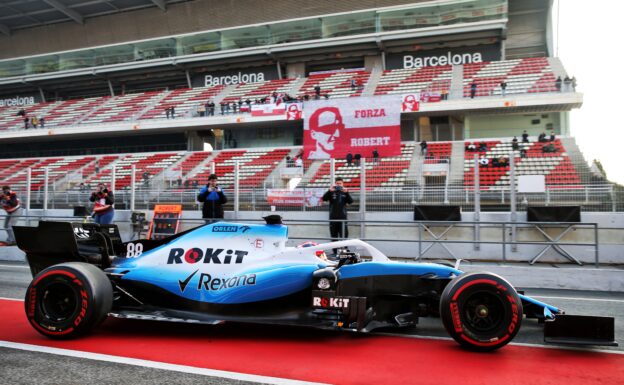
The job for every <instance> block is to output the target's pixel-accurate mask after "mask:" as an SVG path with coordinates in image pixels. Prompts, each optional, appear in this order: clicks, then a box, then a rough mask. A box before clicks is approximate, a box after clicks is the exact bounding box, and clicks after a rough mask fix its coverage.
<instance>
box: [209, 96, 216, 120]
mask: <svg viewBox="0 0 624 385" xmlns="http://www.w3.org/2000/svg"><path fill="white" fill-rule="evenodd" d="M214 113H215V102H214V100H212V99H210V101H209V102H208V116H214Z"/></svg>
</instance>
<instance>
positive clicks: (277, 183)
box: [264, 148, 303, 188]
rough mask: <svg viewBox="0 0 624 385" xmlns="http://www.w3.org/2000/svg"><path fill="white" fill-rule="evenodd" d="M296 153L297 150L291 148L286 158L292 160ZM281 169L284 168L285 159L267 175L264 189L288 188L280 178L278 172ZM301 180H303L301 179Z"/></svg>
mask: <svg viewBox="0 0 624 385" xmlns="http://www.w3.org/2000/svg"><path fill="white" fill-rule="evenodd" d="M298 152H299V148H293V149H291V150H290V152H289V153H288V155H287V156H290V157H291V158H292V159H294V158H295V156H296V155H297V153H298ZM283 167H286V157H284V159H282V160H281V161H280V162H279V163H278V164H276V165H275V168H274V169H273V171H271V173H270V174H269V175H267V177H266V178H265V179H264V186H265V188H285V187H287V186H288V184H287V182H285V180H284V179H282V178H280V170H281V169H282V168H283ZM301 180H303V178H302V179H301ZM300 183H301V181H300ZM269 186H270V187H269Z"/></svg>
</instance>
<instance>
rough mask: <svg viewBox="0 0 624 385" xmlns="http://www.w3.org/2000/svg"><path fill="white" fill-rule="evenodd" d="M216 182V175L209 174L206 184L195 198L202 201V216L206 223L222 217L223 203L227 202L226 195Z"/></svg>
mask: <svg viewBox="0 0 624 385" xmlns="http://www.w3.org/2000/svg"><path fill="white" fill-rule="evenodd" d="M217 182H218V178H217V175H216V174H210V176H209V177H208V184H207V185H206V186H205V187H203V188H202V189H201V191H200V192H199V194H198V195H197V200H198V201H199V202H203V206H202V218H203V219H204V220H205V221H206V223H212V222H216V221H217V220H219V219H223V205H224V204H226V203H227V197H226V196H225V193H224V192H223V190H222V189H221V187H219V185H218V184H217Z"/></svg>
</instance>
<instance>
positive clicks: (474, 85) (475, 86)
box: [470, 80, 477, 99]
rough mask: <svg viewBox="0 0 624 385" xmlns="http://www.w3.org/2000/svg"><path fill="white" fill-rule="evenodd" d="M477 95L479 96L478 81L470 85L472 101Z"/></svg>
mask: <svg viewBox="0 0 624 385" xmlns="http://www.w3.org/2000/svg"><path fill="white" fill-rule="evenodd" d="M475 95H477V81H476V80H473V81H472V84H470V99H474V97H475Z"/></svg>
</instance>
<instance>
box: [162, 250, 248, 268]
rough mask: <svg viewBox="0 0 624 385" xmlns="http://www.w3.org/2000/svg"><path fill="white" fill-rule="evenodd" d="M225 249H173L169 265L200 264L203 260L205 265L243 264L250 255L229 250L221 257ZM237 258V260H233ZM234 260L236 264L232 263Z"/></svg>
mask: <svg viewBox="0 0 624 385" xmlns="http://www.w3.org/2000/svg"><path fill="white" fill-rule="evenodd" d="M223 250H224V249H212V248H208V249H206V250H202V249H200V248H197V247H193V248H192V249H188V250H184V249H181V248H173V249H171V250H169V258H168V259H167V264H169V265H171V264H177V263H185V262H186V263H198V262H200V261H201V260H202V259H203V260H204V263H215V264H221V263H224V264H230V263H243V258H244V257H245V255H247V254H249V253H248V252H247V251H243V250H227V251H226V252H225V255H223V256H222V257H221V254H222V253H223ZM233 257H235V258H233ZM232 259H234V262H232Z"/></svg>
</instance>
